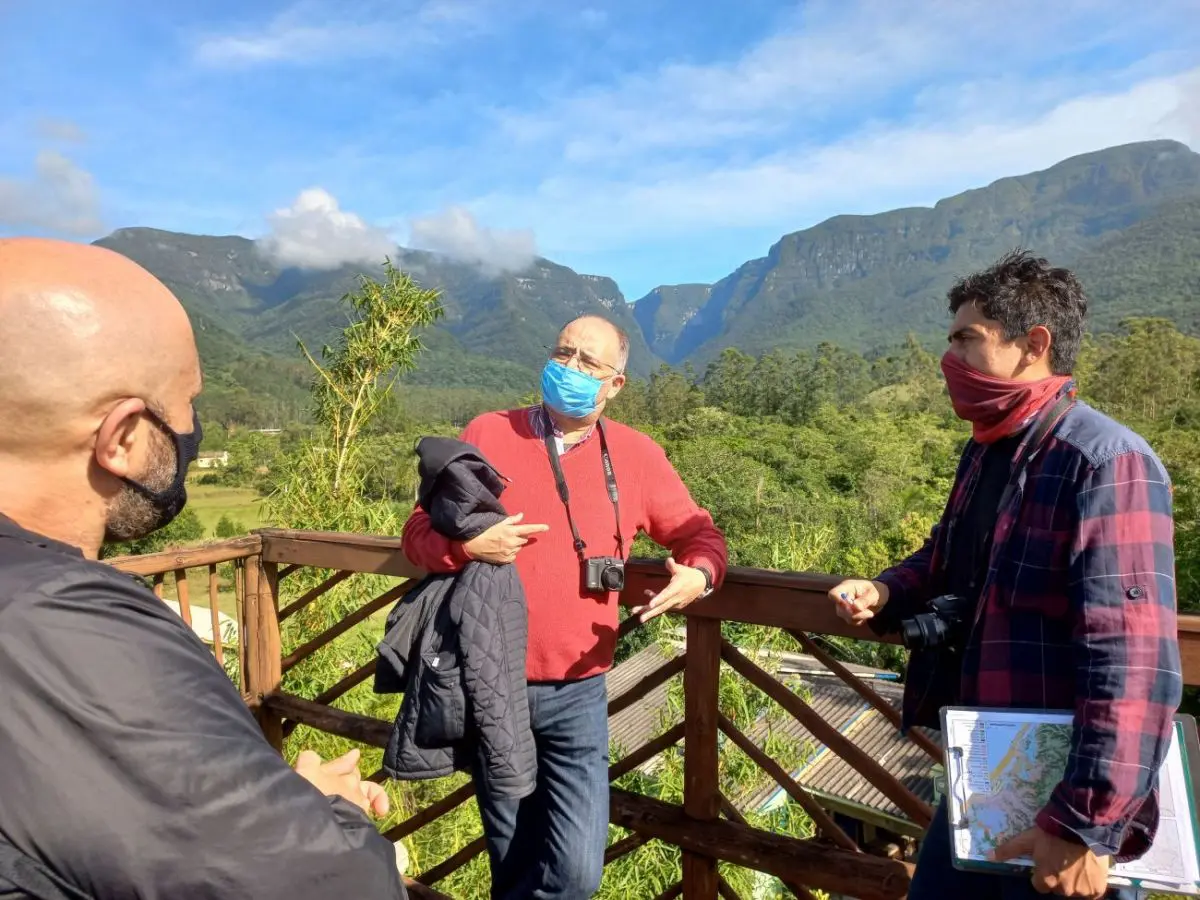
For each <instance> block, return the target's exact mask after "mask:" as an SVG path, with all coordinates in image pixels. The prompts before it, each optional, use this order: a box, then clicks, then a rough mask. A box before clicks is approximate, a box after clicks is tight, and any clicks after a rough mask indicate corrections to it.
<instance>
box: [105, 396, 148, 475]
mask: <svg viewBox="0 0 1200 900" xmlns="http://www.w3.org/2000/svg"><path fill="white" fill-rule="evenodd" d="M145 409H146V402H145V401H144V400H137V399H129V400H122V401H121V402H120V403H118V404H117V405H116V406H114V407H113V408H112V409H111V410H110V411H109V413H108V415H106V416H105V417H104V420H103V421H102V422H101V423H100V428H99V430H97V432H96V451H95V455H96V462H97V463H99V464H100V466H101V468H103V469H104V470H105V471H107V472H111V473H112V474H113V475H115V476H117V477H118V478H128V477H131V476H132V475H134V474H135V472H136V471H137V466H136V465H135V460H136V458H137V455H138V453H139V452H144V451H141V448H140V447H139V443H140V442H143V441H145V439H146V438H145V434H146V432H145V430H144V429H143V428H141V427H139V426H141V425H142V424H143V420H142V412H143V411H144V410H145Z"/></svg>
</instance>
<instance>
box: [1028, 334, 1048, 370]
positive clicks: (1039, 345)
mask: <svg viewBox="0 0 1200 900" xmlns="http://www.w3.org/2000/svg"><path fill="white" fill-rule="evenodd" d="M1051 343H1053V338H1052V337H1051V336H1050V329H1049V328H1047V327H1046V326H1045V325H1035V326H1033V328H1032V329H1030V331H1029V334H1027V335H1025V364H1026V365H1030V366H1031V365H1033V364H1034V363H1036V362H1038V361H1039V360H1045V361H1046V365H1047V367H1049V365H1050V344H1051Z"/></svg>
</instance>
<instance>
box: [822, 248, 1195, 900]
mask: <svg viewBox="0 0 1200 900" xmlns="http://www.w3.org/2000/svg"><path fill="white" fill-rule="evenodd" d="M949 300H950V310H951V312H952V313H953V314H954V322H953V324H952V325H951V329H950V347H949V350H948V351H947V353H946V355H945V357H944V358H943V360H942V369H943V372H944V374H945V376H946V382H947V388H948V391H949V394H950V399H951V402H952V404H953V406H954V410H955V412H956V413H957V414H958V415H959V416H960V417H961V418H963V419H966V420H967V421H969V422H970V423H971V425H972V429H973V439H972V440H971V441H969V442H968V443H967V445H966V448H965V449H964V451H963V455H962V459H961V461H960V463H959V467H958V473H957V477H956V479H955V484H954V488H953V489H952V491H951V494H950V499H949V502H948V503H947V505H946V509H945V511H944V513H943V515H942V518H941V521H940V522H939V523H938V524H937V525H936V526H935V527H934V529H933V532H932V534H931V535H930V537H929V539H928V540H927V541H926V543H925V546H924V547H922V548H921V549H920V550H919V551H917V552H916V553H915V554H913V555H912V556H911V557H909V558H908V559H906V560H905V561H904V562H902V563H900V564H899V565H897V566H895V567H894V568H892V569H889V570H888V571H886V572H884V573H883V574H882V575H880V576H879V577H878V579H876V580H875V581H860V580H851V581H846V582H843V583H842V584H840V585H838V586H837V587H835V588H834V589H833V590H832V591H831V592H830V596H831V598H832V599H833V600H834V602H835V604H836V606H837V609H838V612H839V614H840V615H841V616H842V617H843V618H845V619H846V620H847V621H850V622H853V623H856V624H861V623H863V622H868V621H869V624H870V627H871V628H872V629H873V630H874V631H876V633H878V634H886V633H890V632H897V631H901V630H902V629H903V627H904V626H902V624H901V623H902V622H904V621H906V620H907V621H908V622H910V623H911V622H912V617H913V616H914V615H916V614H918V613H928V612H929V611H930V610H931V607H930V606H929V601H930V600H932V599H934V598H939V597H952V598H959V599H958V604H957V605H954V604H953V603H951V605H950V606H949V607H946V609H947V611H948V612H949V616H948V617H943V619H942V621H943V622H945V623H946V624H947V625H949V628H948V629H947V630H946V632H945V634H944V639H943V640H942V642H941V644H940V645H938V641H937V638H938V636H937V635H933V638H934V639H933V640H929V641H927V642H925V645H924V647H923V648H922V649H917V648H918V647H920V646H921V645H922V643H923V642H922V640H921V639H920V635H918V634H915V633H914V630H913V626H912V625H911V624H909V625H908V626H907V628H908V633H909V635H911V636H914V637H916V638H917V639H916V640H915V641H912V640H910V641H909V643H910V647H912V649H913V653H912V656H911V657H910V661H909V671H908V676H907V679H906V688H905V696H904V721H905V727H908V726H911V725H924V726H930V727H935V728H936V727H939V721H938V710H939V709H940V708H941V707H942V706H945V705H948V704H952V703H959V704H962V705H966V706H982V707H998V708H1009V709H1011V708H1048V709H1069V710H1072V711H1073V712H1074V714H1075V720H1074V729H1073V736H1072V743H1071V752H1070V755H1069V758H1068V761H1067V766H1066V771H1064V772H1063V777H1062V781H1061V782H1060V783H1059V784H1058V786H1057V787H1056V788H1055V790H1054V793H1053V795H1052V796H1051V798H1050V800H1049V802H1048V803H1047V804H1046V806H1045V807H1044V808H1043V809H1042V810H1041V811H1040V812H1039V813H1038V816H1037V820H1036V825H1035V827H1033V828H1030V829H1029V830H1028V831H1027V832H1024V833H1023V834H1021V835H1018V836H1016V837H1015V838H1012V839H1010V840H1009V841H1008V842H1007V843H1006V844H1005V845H1004V846H1002V847H1000V848H998V849H997V853H996V855H997V858H998V859H1011V858H1015V857H1019V856H1028V857H1031V858H1032V859H1033V861H1034V869H1033V871H1032V875H1031V879H1030V880H1029V881H1026V880H1024V879H1021V878H1014V877H1012V876H1008V875H995V876H994V875H987V874H979V873H967V872H963V871H960V870H957V869H955V868H954V867H953V865H952V863H951V853H950V844H949V828H948V825H947V820H946V809H945V802H944V801H943V802H942V804H941V805H940V806H939V808H938V810H937V813H936V815H935V817H934V821H933V824H932V825H931V827H930V830H929V832H928V834H927V835H926V838H925V841H924V843H923V845H922V848H921V854H920V857H919V859H918V861H917V870H916V875H915V877H914V879H913V884H912V887H911V889H910V892H909V895H908V896H909V898H910V900H922V898H926V897H929V898H933V897H937V898H942V897H967V896H969V897H972V898H973V900H987V898H1004V900H1011V898H1018V897H1035V896H1038V895H1039V894H1044V893H1051V892H1052V893H1055V894H1059V895H1062V896H1068V897H1091V898H1100V897H1113V898H1118V897H1127V896H1128V897H1132V896H1134V894H1133V892H1131V891H1121V890H1117V889H1112V890H1106V887H1107V886H1106V879H1107V875H1108V870H1109V865H1110V861H1112V860H1114V859H1115V860H1116V861H1123V860H1126V859H1132V858H1137V857H1139V856H1141V855H1142V854H1143V853H1145V851H1146V849H1147V848H1148V847H1149V845H1150V842H1151V841H1152V839H1153V837H1154V834H1155V831H1156V828H1157V825H1158V791H1157V779H1158V770H1159V767H1160V766H1161V765H1162V762H1163V758H1164V756H1165V755H1166V750H1167V746H1168V743H1169V736H1170V728H1171V718H1172V716H1173V714H1174V713H1175V710H1176V709H1177V707H1178V705H1179V702H1180V699H1181V694H1182V676H1181V665H1180V658H1179V645H1178V638H1177V634H1176V620H1175V615H1176V613H1175V580H1174V573H1175V563H1174V547H1173V523H1172V517H1171V487H1170V482H1169V480H1168V477H1167V473H1166V471H1165V469H1164V468H1163V466H1162V463H1161V462H1160V461H1159V459H1158V457H1157V456H1155V454H1154V452H1153V451H1152V450H1151V449H1150V447H1149V446H1148V445H1147V444H1146V442H1145V441H1144V440H1143V439H1142V438H1141V437H1139V436H1138V435H1136V434H1134V433H1133V432H1132V431H1130V430H1129V429H1128V428H1126V427H1124V426H1122V425H1120V424H1119V423H1117V422H1115V421H1113V420H1112V419H1110V418H1108V417H1107V416H1105V415H1103V414H1102V413H1100V412H1097V411H1096V410H1095V409H1092V408H1091V407H1089V406H1088V405H1087V404H1086V403H1084V402H1082V401H1081V400H1078V399H1077V398H1076V397H1075V385H1074V382H1073V380H1072V379H1071V377H1070V376H1071V372H1072V370H1073V368H1074V365H1075V359H1076V355H1077V353H1078V350H1079V346H1080V343H1081V340H1082V335H1083V321H1084V316H1085V314H1086V312H1087V299H1086V297H1085V296H1084V293H1083V289H1082V288H1081V286H1080V285H1079V282H1078V281H1077V280H1076V279H1075V277H1074V275H1072V274H1071V273H1070V272H1069V271H1067V270H1065V269H1060V268H1053V267H1051V266H1050V265H1049V264H1048V263H1047V262H1046V261H1045V260H1043V259H1037V258H1034V257H1032V256H1031V255H1030V254H1028V253H1021V252H1017V253H1013V254H1010V255H1008V256H1006V257H1004V258H1003V259H1002V260H1000V261H999V262H998V263H996V264H995V265H994V266H992V267H991V268H989V269H987V270H986V271H983V272H980V273H977V274H975V275H972V276H970V277H967V278H965V279H962V280H961V281H959V282H958V283H957V284H955V285H954V287H953V288H952V289H951V290H950V292H949ZM956 615H957V616H958V618H957V622H956V620H955V617H956ZM925 621H926V623H928V622H929V621H930V620H929V619H927V620H925ZM926 634H930V632H928V630H927V631H926ZM1035 891H1036V893H1035Z"/></svg>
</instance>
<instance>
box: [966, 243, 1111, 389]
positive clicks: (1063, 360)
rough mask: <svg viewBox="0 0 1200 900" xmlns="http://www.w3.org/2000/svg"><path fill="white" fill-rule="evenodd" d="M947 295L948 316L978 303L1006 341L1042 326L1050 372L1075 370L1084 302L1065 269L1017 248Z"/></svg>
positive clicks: (1079, 289) (1061, 372)
mask: <svg viewBox="0 0 1200 900" xmlns="http://www.w3.org/2000/svg"><path fill="white" fill-rule="evenodd" d="M946 296H947V297H948V298H949V300H950V312H951V314H953V313H957V312H958V310H959V307H961V306H962V305H963V304H964V303H971V302H974V303H976V304H978V306H979V311H980V312H981V313H982V314H983V315H984V316H985V317H986V318H988V319H992V320H994V321H996V322H999V323H1000V326H1001V328H1002V329H1003V333H1004V339H1005V340H1006V341H1013V340H1016V339H1017V338H1019V337H1023V336H1024V335H1026V334H1028V333H1029V332H1030V330H1031V329H1033V328H1035V327H1036V326H1038V325H1044V326H1045V327H1046V330H1047V331H1049V332H1050V337H1051V342H1050V369H1051V371H1053V372H1054V374H1055V375H1070V374H1071V373H1072V372H1073V371H1074V369H1075V359H1076V357H1077V356H1078V355H1079V345H1080V344H1081V343H1082V342H1083V320H1084V319H1085V318H1086V317H1087V309H1088V299H1087V295H1086V294H1084V292H1083V285H1081V284H1080V283H1079V279H1077V278H1076V277H1075V275H1074V274H1073V273H1072V272H1071V271H1070V270H1069V269H1061V268H1057V267H1055V266H1051V265H1050V263H1048V262H1047V261H1046V260H1044V259H1042V258H1041V257H1037V256H1034V255H1033V254H1032V253H1031V252H1029V251H1028V250H1022V249H1019V248H1018V249H1016V250H1013V251H1012V252H1011V253H1008V254H1006V255H1005V256H1004V257H1002V258H1001V259H1000V260H999V261H997V262H996V263H994V264H993V265H992V266H990V267H989V268H987V269H984V270H983V271H982V272H976V273H975V274H973V275H968V276H966V277H965V278H960V279H959V280H958V281H956V282H955V283H954V286H953V287H952V288H950V291H949V293H948V294H947V295H946Z"/></svg>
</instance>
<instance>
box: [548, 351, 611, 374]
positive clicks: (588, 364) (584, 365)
mask: <svg viewBox="0 0 1200 900" xmlns="http://www.w3.org/2000/svg"><path fill="white" fill-rule="evenodd" d="M544 346H545V347H546V352H547V353H549V354H550V358H551V359H552V360H554V361H555V362H556V363H558V364H560V365H563V366H565V365H567V364H568V363H569V362H570V361H571V360H573V359H574V358H575V357H576V356H578V357H579V370H580V371H581V372H584V373H585V374H587V375H591V376H592V377H593V378H611V377H612V376H614V375H620V374H621V370H620V369H618V368H617V367H616V366H610V365H609V364H608V363H606V362H601V361H600V360H598V359H596V357H594V356H592V355H591V354H588V353H584V352H583V351H582V350H580V349H579V348H578V347H565V346H555V347H551V346H549V345H544Z"/></svg>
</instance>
